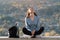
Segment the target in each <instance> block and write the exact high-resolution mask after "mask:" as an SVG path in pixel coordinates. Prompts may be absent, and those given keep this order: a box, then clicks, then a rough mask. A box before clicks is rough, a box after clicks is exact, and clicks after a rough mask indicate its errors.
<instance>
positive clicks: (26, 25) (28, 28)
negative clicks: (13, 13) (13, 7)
mask: <svg viewBox="0 0 60 40" xmlns="http://www.w3.org/2000/svg"><path fill="white" fill-rule="evenodd" d="M27 22H28V20H27V18H25V27H26V28H27V30H29V31H31V30H30V27H29V26H28V24H27Z"/></svg>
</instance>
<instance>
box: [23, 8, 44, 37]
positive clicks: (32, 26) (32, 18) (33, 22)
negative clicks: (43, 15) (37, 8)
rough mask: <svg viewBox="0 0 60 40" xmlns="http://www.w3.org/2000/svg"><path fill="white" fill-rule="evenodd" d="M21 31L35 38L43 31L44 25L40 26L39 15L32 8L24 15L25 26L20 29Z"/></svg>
mask: <svg viewBox="0 0 60 40" xmlns="http://www.w3.org/2000/svg"><path fill="white" fill-rule="evenodd" d="M22 31H23V33H24V34H26V35H30V36H31V38H35V37H36V35H40V34H41V33H42V32H43V31H44V27H40V22H39V17H38V15H37V14H36V13H35V12H34V10H33V8H29V9H28V11H27V14H26V17H25V27H23V29H22Z"/></svg>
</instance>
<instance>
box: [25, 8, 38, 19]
mask: <svg viewBox="0 0 60 40" xmlns="http://www.w3.org/2000/svg"><path fill="white" fill-rule="evenodd" d="M29 9H32V8H29ZM29 9H28V10H27V13H26V17H27V18H29V17H30V13H29ZM34 15H35V16H37V14H36V13H35V12H34Z"/></svg>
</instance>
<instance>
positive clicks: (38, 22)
mask: <svg viewBox="0 0 60 40" xmlns="http://www.w3.org/2000/svg"><path fill="white" fill-rule="evenodd" d="M39 29H40V21H39V17H38V19H37V27H36V30H39Z"/></svg>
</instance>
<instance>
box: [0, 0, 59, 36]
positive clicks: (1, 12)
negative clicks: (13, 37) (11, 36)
mask: <svg viewBox="0 0 60 40" xmlns="http://www.w3.org/2000/svg"><path fill="white" fill-rule="evenodd" d="M29 7H33V8H34V9H35V11H36V13H37V14H38V15H39V17H40V22H41V24H42V25H43V26H44V27H45V31H44V34H43V36H46V34H48V36H59V35H60V0H0V35H1V36H2V35H7V33H8V29H9V28H10V27H12V26H13V25H15V22H19V27H20V28H21V27H23V26H24V17H25V13H26V11H27V9H28V8H29ZM20 31H21V29H20ZM49 33H50V34H49ZM52 33H53V34H52Z"/></svg>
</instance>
